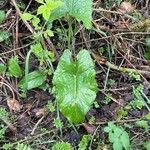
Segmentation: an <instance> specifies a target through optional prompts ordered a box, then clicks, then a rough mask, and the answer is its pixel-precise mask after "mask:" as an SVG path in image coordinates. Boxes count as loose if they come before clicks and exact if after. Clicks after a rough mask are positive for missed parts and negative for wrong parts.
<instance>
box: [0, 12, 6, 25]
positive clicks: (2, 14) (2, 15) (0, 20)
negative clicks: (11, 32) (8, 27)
mask: <svg viewBox="0 0 150 150" xmlns="http://www.w3.org/2000/svg"><path fill="white" fill-rule="evenodd" d="M5 19H6V14H5V11H3V10H0V23H3V21H5Z"/></svg>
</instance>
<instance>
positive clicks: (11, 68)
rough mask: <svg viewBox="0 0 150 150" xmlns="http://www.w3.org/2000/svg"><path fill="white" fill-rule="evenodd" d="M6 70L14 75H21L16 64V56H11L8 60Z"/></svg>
mask: <svg viewBox="0 0 150 150" xmlns="http://www.w3.org/2000/svg"><path fill="white" fill-rule="evenodd" d="M8 71H9V73H10V74H11V75H12V76H14V77H16V78H17V77H20V76H21V75H22V71H21V68H20V66H19V64H18V59H17V57H12V58H11V59H10V60H9V62H8Z"/></svg>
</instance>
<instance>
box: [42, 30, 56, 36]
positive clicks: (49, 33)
mask: <svg viewBox="0 0 150 150" xmlns="http://www.w3.org/2000/svg"><path fill="white" fill-rule="evenodd" d="M48 36H49V37H52V36H54V33H53V31H52V30H49V29H47V30H46V31H45V32H44V37H45V38H48Z"/></svg>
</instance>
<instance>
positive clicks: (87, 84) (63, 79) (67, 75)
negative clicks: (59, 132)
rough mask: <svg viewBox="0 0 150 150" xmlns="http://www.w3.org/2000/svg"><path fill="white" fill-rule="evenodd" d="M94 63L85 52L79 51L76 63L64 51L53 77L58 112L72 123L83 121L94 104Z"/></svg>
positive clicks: (67, 52) (95, 89) (67, 51)
mask: <svg viewBox="0 0 150 150" xmlns="http://www.w3.org/2000/svg"><path fill="white" fill-rule="evenodd" d="M95 75H96V72H95V70H94V63H93V61H92V58H91V56H90V54H89V52H88V51H87V50H81V51H80V52H79V53H78V55H77V57H76V61H74V60H73V59H72V54H71V52H70V50H65V51H64V53H63V55H62V57H61V58H60V62H59V64H58V66H57V69H56V71H55V73H54V77H53V85H54V91H55V94H56V99H57V101H58V106H59V109H60V111H61V112H62V113H63V115H64V116H66V117H67V118H68V120H69V121H71V122H72V123H80V122H82V121H83V119H84V116H85V114H86V113H87V112H88V111H89V109H90V108H91V105H92V104H93V103H94V100H95V97H96V91H97V83H96V80H95Z"/></svg>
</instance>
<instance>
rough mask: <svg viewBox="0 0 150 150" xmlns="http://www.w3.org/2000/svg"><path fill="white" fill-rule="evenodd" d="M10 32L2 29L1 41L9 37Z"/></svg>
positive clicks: (0, 33)
mask: <svg viewBox="0 0 150 150" xmlns="http://www.w3.org/2000/svg"><path fill="white" fill-rule="evenodd" d="M9 36H10V34H9V33H8V31H5V30H0V42H3V41H5V40H7V39H8V38H9Z"/></svg>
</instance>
